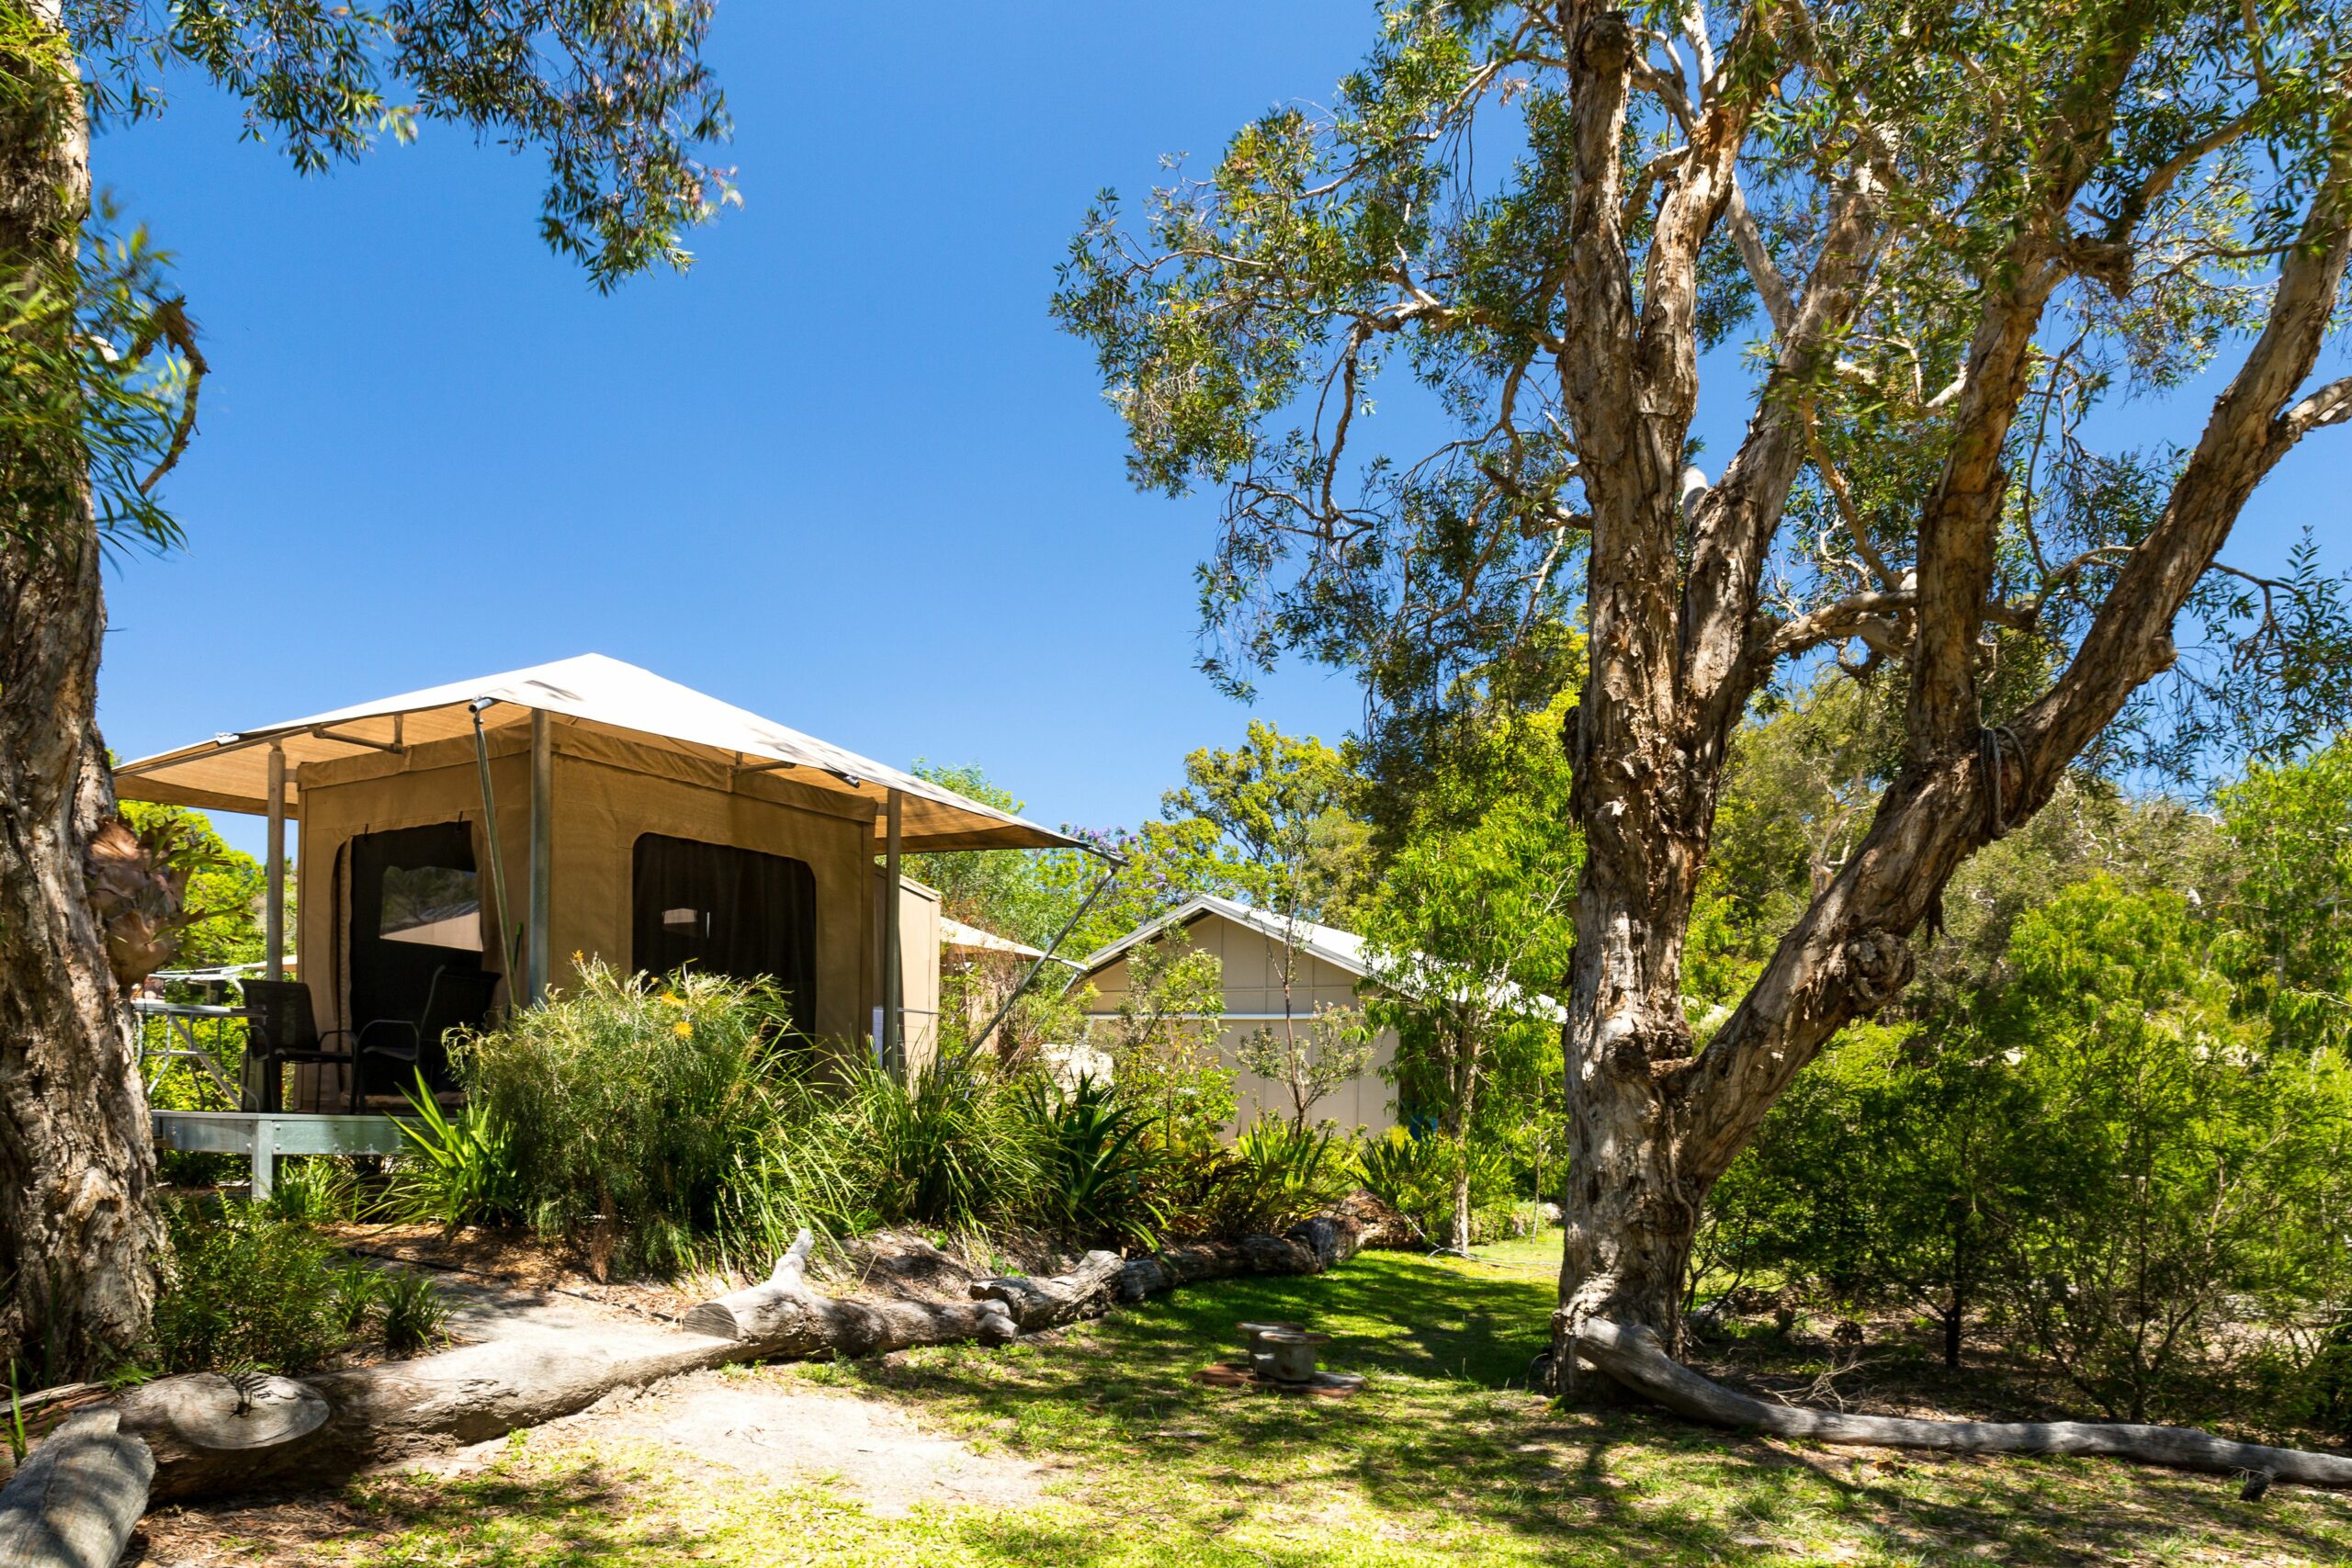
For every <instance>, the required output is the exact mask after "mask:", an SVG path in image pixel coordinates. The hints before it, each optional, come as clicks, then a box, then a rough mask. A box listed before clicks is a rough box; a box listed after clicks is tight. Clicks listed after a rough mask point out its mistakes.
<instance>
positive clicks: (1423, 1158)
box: [1356, 1127, 1515, 1247]
mask: <svg viewBox="0 0 2352 1568" xmlns="http://www.w3.org/2000/svg"><path fill="white" fill-rule="evenodd" d="M1464 1159H1467V1160H1468V1161H1469V1165H1470V1222H1471V1223H1470V1239H1471V1240H1472V1241H1473V1242H1474V1243H1475V1242H1480V1241H1487V1240H1491V1239H1493V1238H1495V1237H1497V1236H1505V1235H1511V1234H1512V1209H1513V1204H1514V1201H1515V1194H1514V1193H1513V1192H1512V1190H1511V1169H1510V1153H1509V1151H1508V1150H1505V1149H1501V1148H1495V1147H1490V1146H1488V1145H1483V1144H1471V1145H1468V1146H1467V1147H1466V1148H1465V1147H1464V1145H1460V1144H1457V1143H1455V1142H1454V1141H1453V1139H1451V1138H1446V1137H1442V1136H1440V1135H1438V1134H1433V1133H1432V1134H1415V1133H1414V1132H1413V1131H1412V1130H1411V1129H1410V1128H1408V1127H1391V1128H1390V1129H1388V1131H1387V1132H1386V1133H1385V1134H1383V1135H1382V1136H1380V1137H1377V1138H1374V1139H1371V1140H1369V1141H1367V1142H1366V1143H1364V1144H1363V1145H1362V1146H1361V1148H1359V1149H1358V1151H1357V1153H1356V1175H1357V1177H1358V1179H1360V1180H1362V1181H1363V1185H1364V1186H1365V1187H1366V1188H1367V1189H1369V1190H1371V1192H1372V1193H1373V1195H1374V1197H1377V1198H1378V1199H1380V1200H1381V1201H1383V1202H1385V1203H1386V1204H1387V1205H1388V1206H1389V1207H1390V1208H1392V1209H1394V1210H1396V1211H1397V1213H1400V1214H1402V1215H1404V1216H1405V1218H1406V1219H1408V1220H1409V1221H1411V1222H1412V1224H1413V1226H1414V1228H1415V1229H1417V1230H1418V1231H1419V1233H1420V1235H1421V1239H1422V1240H1424V1241H1427V1242H1429V1243H1430V1245H1431V1246H1432V1247H1434V1246H1437V1245H1439V1243H1438V1240H1437V1238H1438V1237H1441V1236H1444V1235H1450V1234H1451V1232H1452V1230H1453V1180H1454V1177H1455V1175H1456V1174H1457V1173H1458V1172H1460V1170H1461V1168H1462V1164H1463V1161H1464Z"/></svg>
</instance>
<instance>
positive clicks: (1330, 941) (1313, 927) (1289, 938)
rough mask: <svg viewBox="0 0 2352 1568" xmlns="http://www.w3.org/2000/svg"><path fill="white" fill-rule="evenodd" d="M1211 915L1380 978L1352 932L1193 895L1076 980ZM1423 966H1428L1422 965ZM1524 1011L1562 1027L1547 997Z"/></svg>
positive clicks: (1505, 989) (1085, 967) (1516, 991)
mask: <svg viewBox="0 0 2352 1568" xmlns="http://www.w3.org/2000/svg"><path fill="white" fill-rule="evenodd" d="M1210 915H1215V916H1218V917H1220V918H1222V919H1227V920H1230V921H1232V922H1233V923H1234V924H1236V925H1238V926H1246V927H1247V928H1249V929H1250V930H1251V931H1257V932H1260V933H1261V934H1262V935H1264V936H1267V937H1271V938H1272V939H1273V940H1274V941H1276V942H1288V943H1289V944H1290V946H1291V947H1292V948H1293V949H1295V951H1297V952H1300V953H1306V954H1307V955H1309V956H1310V957H1314V958H1319V959H1321V960H1322V961H1323V962H1324V963H1326V964H1331V965H1333V966H1334V967H1337V968H1340V969H1344V970H1346V971H1347V972H1348V973H1349V974H1351V975H1354V976H1358V977H1359V978H1363V979H1374V978H1378V976H1374V974H1373V965H1372V959H1371V957H1370V955H1369V954H1368V953H1366V951H1365V946H1366V944H1365V942H1364V939H1363V938H1362V937H1360V936H1358V935H1357V934H1356V933H1355V932H1353V931H1341V930H1340V928H1339V927H1337V926H1327V925H1320V924H1318V923H1317V922H1316V921H1314V920H1286V919H1283V917H1282V916H1280V915H1275V914H1270V913H1268V912H1267V911H1266V910H1263V909H1261V908H1256V907H1255V906H1253V905H1250V904H1243V903H1240V902H1238V901H1237V900H1235V899H1231V898H1220V897H1216V895H1215V894H1212V893H1196V894H1194V895H1193V897H1190V898H1187V899H1185V900H1184V901H1183V902H1182V904H1179V905H1177V906H1176V907H1175V908H1172V909H1170V910H1169V911H1168V912H1167V913H1166V914H1164V915H1162V916H1160V917H1159V919H1156V920H1150V921H1147V922H1146V923H1145V924H1143V925H1140V926H1137V927H1136V929H1135V930H1133V931H1129V932H1128V933H1127V934H1126V935H1125V936H1123V937H1121V938H1119V939H1118V940H1117V941H1116V942H1108V943H1106V944H1104V945H1103V946H1102V947H1100V948H1097V949H1096V950H1095V951H1094V952H1092V953H1089V954H1087V956H1086V957H1085V958H1083V959H1081V960H1080V962H1079V976H1080V978H1084V977H1086V976H1091V975H1095V974H1099V973H1100V972H1102V971H1103V970H1104V969H1106V968H1108V967H1110V966H1111V965H1112V964H1115V963H1117V962H1118V961H1119V960H1120V959H1122V958H1124V957H1125V956H1126V954H1127V953H1129V952H1130V951H1131V950H1133V949H1134V948H1135V947H1136V946H1138V945H1139V944H1141V943H1143V942H1149V941H1151V940H1153V939H1154V938H1155V937H1158V936H1159V935H1160V934H1161V933H1162V932H1165V931H1172V930H1174V929H1176V928H1177V927H1179V926H1189V925H1191V924H1192V923H1193V921H1195V920H1198V919H1204V917H1207V916H1210ZM1424 962H1426V961H1424ZM1498 994H1499V995H1500V996H1502V997H1503V998H1508V999H1511V1000H1516V999H1518V998H1521V997H1522V996H1524V995H1525V993H1524V992H1523V991H1522V990H1521V987H1518V986H1515V985H1512V984H1510V983H1509V982H1508V981H1506V982H1505V983H1504V984H1503V985H1501V986H1500V987H1498ZM1527 1010H1528V1011H1529V1012H1531V1013H1533V1014H1535V1015H1536V1016H1538V1017H1543V1018H1549V1019H1552V1020H1555V1021H1563V1020H1565V1019H1566V1017H1567V1011H1566V1009H1564V1008H1562V1007H1561V1006H1560V1004H1559V1003H1558V1002H1556V1001H1555V1000H1553V999H1552V998H1550V997H1547V996H1543V995H1540V994H1539V995H1536V996H1533V997H1531V998H1528V1001H1527Z"/></svg>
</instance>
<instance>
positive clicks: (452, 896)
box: [376, 865, 481, 953]
mask: <svg viewBox="0 0 2352 1568" xmlns="http://www.w3.org/2000/svg"><path fill="white" fill-rule="evenodd" d="M376 934H377V935H378V936H379V937H382V938H383V939H384V940H385V941H386V942H415V943H416V944H417V945H419V946H421V947H448V948H460V949H463V950H466V951H468V952H471V953H480V952H481V878H480V877H479V876H478V875H477V874H475V873H474V871H473V869H472V868H471V867H459V866H452V865H418V866H398V865H395V866H387V867H386V868H385V869H384V902H383V907H382V910H381V912H380V913H379V916H378V918H377V926H376Z"/></svg>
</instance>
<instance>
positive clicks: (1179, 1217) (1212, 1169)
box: [1157, 1116, 1355, 1237]
mask: <svg viewBox="0 0 2352 1568" xmlns="http://www.w3.org/2000/svg"><path fill="white" fill-rule="evenodd" d="M1352 1146H1353V1145H1352V1143H1351V1140H1349V1139H1346V1138H1343V1137H1341V1136H1340V1134H1339V1133H1338V1131H1337V1130H1336V1129H1335V1128H1333V1127H1332V1126H1331V1125H1330V1124H1329V1123H1328V1122H1327V1123H1325V1124H1324V1125H1322V1126H1319V1127H1309V1128H1300V1127H1295V1126H1293V1125H1292V1124H1291V1123H1290V1122H1286V1121H1284V1120H1283V1119H1282V1118H1280V1117H1277V1116H1261V1117H1259V1118H1258V1119H1257V1120H1256V1121H1254V1122H1251V1123H1250V1126H1249V1127H1248V1128H1247V1129H1245V1130H1244V1131H1243V1133H1242V1134H1241V1136H1240V1137H1239V1138H1238V1139H1236V1140H1235V1141H1234V1143H1233V1145H1231V1146H1230V1147H1226V1146H1223V1145H1216V1144H1207V1143H1203V1144H1196V1145H1193V1146H1191V1147H1190V1148H1187V1149H1183V1150H1180V1151H1177V1152H1176V1153H1175V1154H1174V1155H1173V1156H1172V1157H1171V1158H1170V1160H1169V1163H1168V1167H1167V1169H1166V1170H1165V1172H1164V1173H1163V1174H1162V1176H1161V1182H1162V1187H1161V1190H1160V1192H1159V1194H1157V1196H1158V1197H1159V1201H1160V1202H1161V1204H1162V1205H1163V1206H1164V1208H1165V1210H1166V1212H1167V1213H1168V1214H1169V1216H1170V1218H1169V1224H1170V1227H1171V1228H1172V1229H1175V1230H1178V1231H1181V1232H1182V1233H1183V1234H1185V1235H1197V1236H1211V1237H1232V1236H1243V1235H1274V1234H1279V1233H1281V1232H1282V1231H1283V1230H1284V1229H1286V1228H1287V1227H1289V1226H1290V1225H1292V1224H1295V1223H1296V1222H1297V1221H1299V1220H1301V1219H1304V1218H1306V1216H1307V1215H1308V1214H1311V1213H1314V1212H1315V1211H1316V1210H1317V1209H1319V1208H1322V1207H1323V1206H1324V1205H1325V1204H1327V1203H1329V1202H1331V1201H1334V1200H1336V1199H1338V1198H1340V1197H1341V1196H1343V1195H1344V1194H1345V1193H1346V1192H1347V1191H1348V1190H1349V1189H1350V1188H1351V1187H1352V1186H1354V1185H1355V1170H1354V1164H1355V1162H1354V1160H1353V1158H1352V1157H1351V1150H1352Z"/></svg>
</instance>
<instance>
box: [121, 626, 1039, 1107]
mask: <svg viewBox="0 0 2352 1568" xmlns="http://www.w3.org/2000/svg"><path fill="white" fill-rule="evenodd" d="M115 778H116V787H117V790H118V792H119V794H120V795H122V796H123V797H125V798H127V799H134V800H150V801H161V802H168V803H175V804H180V805H186V806H193V807H203V808H205V809H208V810H227V811H242V812H252V813H255V814H259V815H263V816H266V817H267V818H269V819H270V824H271V827H270V855H269V872H270V874H269V886H270V890H271V894H270V898H269V907H268V918H267V920H266V927H267V932H268V942H269V953H270V964H271V968H270V973H271V976H273V977H275V976H276V975H277V965H278V964H281V963H282V962H283V957H284V954H285V952H286V947H287V940H286V939H287V936H288V931H287V930H286V925H285V916H284V910H285V908H286V907H287V902H288V901H287V898H286V897H285V892H286V857H285V854H284V847H283V846H284V832H285V824H287V823H292V824H294V825H295V829H296V831H297V833H298V835H299V842H298V848H299V853H298V855H297V856H296V859H295V864H296V866H297V867H298V868H299V873H300V889H299V897H296V898H294V899H293V901H292V902H293V905H294V908H296V909H297V910H298V912H299V921H300V931H299V933H295V934H297V936H298V941H297V942H295V944H294V945H295V947H296V949H297V951H299V952H300V955H301V964H300V980H301V981H302V983H303V985H304V986H305V987H307V991H308V998H309V1001H310V1004H311V1010H313V1012H314V1013H315V1015H316V1016H315V1021H316V1028H317V1032H318V1034H319V1035H320V1036H321V1037H322V1039H326V1038H331V1037H332V1033H331V1032H333V1031H334V1030H338V1029H349V1030H357V1029H359V1028H360V1027H362V1026H363V1025H365V1024H367V1023H368V1022H369V1021H373V1020H379V1019H392V1020H415V1019H418V1018H419V1017H421V1016H422V1015H423V1014H424V1010H425V1008H426V1003H427V1001H428V999H429V995H430V992H431V990H432V987H433V986H434V984H435V979H436V977H439V976H445V975H476V976H480V975H483V974H487V975H491V976H497V977H498V981H497V984H496V987H495V988H496V991H497V994H498V998H499V1000H500V1002H501V1003H502V1004H503V1003H509V1002H519V1001H522V1000H525V999H526V998H532V997H536V996H537V995H539V994H540V993H542V992H543V991H545V990H546V989H547V987H549V986H550V985H560V984H562V983H563V981H564V979H565V977H566V976H567V975H568V974H569V972H570V969H571V963H572V960H573V956H574V955H575V954H578V955H581V956H582V957H588V958H602V959H604V960H605V961H607V962H608V963H610V964H614V965H615V966H616V967H619V968H622V969H624V970H644V971H651V972H665V971H668V970H670V969H673V968H675V967H677V966H678V965H680V964H695V965H698V966H700V967H701V968H703V969H705V970H708V971H713V972H718V973H723V974H729V975H739V976H752V975H765V976H773V977H775V980H776V981H777V982H778V983H779V984H780V985H781V986H782V987H784V988H785V989H786V991H787V992H788V993H789V995H790V997H791V1001H792V1007H793V1010H794V1014H795V1017H796V1021H797V1022H798V1024H799V1025H800V1027H801V1028H803V1029H804V1030H806V1031H807V1032H809V1033H810V1034H812V1035H816V1036H820V1037H831V1038H832V1039H835V1040H839V1041H842V1042H866V1043H870V1045H869V1046H867V1047H866V1048H870V1049H872V1050H874V1051H876V1053H877V1054H878V1055H880V1057H881V1058H882V1060H884V1061H885V1062H886V1063H888V1064H890V1065H892V1066H898V1067H901V1068H903V1067H905V1066H911V1065H914V1064H917V1063H919V1062H921V1061H922V1059H923V1058H924V1057H925V1055H927V1053H928V1052H929V1051H930V1049H931V1048H932V1043H933V1040H934V1039H935V1028H936V1013H937V1007H938V1001H937V993H938V983H939V981H938V976H939V952H940V926H939V903H938V897H937V895H936V894H934V893H933V892H932V891H931V890H930V889H928V888H926V887H923V886H921V885H919V884H916V883H913V882H910V881H908V880H906V879H904V878H902V877H901V876H900V875H899V870H898V859H899V854H900V853H901V852H913V851H919V850H921V851H953V850H983V849H1035V848H1050V847H1059V846H1069V845H1072V844H1073V843H1074V842H1075V841H1074V840H1070V839H1068V838H1066V837H1064V836H1063V835H1061V834H1059V833H1057V832H1053V831H1051V830H1049V829H1044V828H1040V827H1038V826H1037V825H1035V823H1031V822H1026V821H1023V820H1022V819H1021V818H1017V817H1013V816H1011V815H1009V814H1007V813H1005V812H1002V811H999V810H996V809H994V808H993V807H988V806H984V805H982V804H980V803H978V802H977V801H973V800H968V799H966V798H965V797H964V796H962V795H957V794H956V793H955V792H954V791H952V790H948V789H944V788H942V787H941V786H939V785H937V784H931V783H928V782H926V781H924V780H922V779H919V778H916V777H914V776H912V775H911V774H909V773H901V772H899V770H897V769H894V768H890V767H888V766H885V765H884V764H882V763H880V762H877V761H873V760H872V759H870V758H866V757H861V756H858V755H857V754H855V753H854V752H850V751H845V750H842V749H840V748H839V747H835V746H831V745H828V744H827V743H825V742H823V741H821V740H818V739H814V738H812V737H809V736H807V735H803V734H801V733H799V732H798V731H797V730H793V729H789V728H786V727H784V726H782V725H780V724H776V723H774V722H773V721H771V720H768V719H764V718H762V717H760V716H758V715H756V714H752V713H748V712H746V711H744V710H743V709H741V708H738V707H734V706H731V705H728V704H726V703H723V702H720V701H718V699H716V698H713V697H709V696H706V695H704V694H702V693H699V692H695V691H692V690H689V689H688V688H686V687H684V686H681V685H679V684H677V683H676V682H671V681H666V680H663V679H662V678H661V677H660V676H658V675H654V674H651V673H650V672H649V671H644V670H640V669H638V668H636V667H635V666H633V665H629V664H625V663H622V662H620V661H619V660H613V659H607V658H605V657H603V656H601V655H598V654H586V655H582V656H581V657H579V658H576V659H567V660H560V661H559V662H556V663H552V664H542V665H538V666H535V667H533V668H531V669H527V670H518V671H510V672H507V673H505V674H499V675H489V676H484V677H481V678H480V679H478V680H471V681H458V682H451V683H449V684H447V685H442V686H435V687H432V688H429V689H427V690H424V691H420V692H410V693H405V694H401V695H399V696H392V697H385V698H380V699H379V700H377V701H374V702H368V703H361V704H358V705H354V706H350V707H345V708H338V709H336V710H334V711H333V712H330V713H322V714H314V715H312V716H309V717H306V718H297V719H289V720H286V721H284V722H282V723H277V724H269V725H263V726H260V727H258V728H250V729H242V730H235V731H231V732H228V733H225V734H221V735H218V736H216V737H214V738H213V739H210V740H209V741H203V742H199V743H198V744H196V745H193V746H187V747H183V748H181V749H179V750H175V751H168V752H165V753H164V754H162V755H160V756H154V757H146V758H141V759H140V760H139V761H133V762H128V763H125V764H123V765H122V766H120V767H119V768H118V769H117V770H116V773H115ZM877 857H878V862H877ZM487 984H488V983H487V982H484V981H481V980H479V979H478V980H476V982H475V985H476V986H477V987H485V986H487ZM331 1051H332V1047H330V1052H331ZM432 1054H433V1053H432V1052H431V1051H430V1050H428V1055H432ZM410 1070H413V1069H410V1068H407V1067H405V1066H399V1067H398V1068H397V1076H399V1077H404V1075H405V1074H406V1073H407V1072H408V1071H410ZM349 1071H350V1068H349V1066H348V1065H347V1063H342V1062H335V1061H318V1062H312V1063H308V1064H304V1065H302V1066H300V1067H298V1068H297V1070H296V1071H295V1072H294V1073H293V1074H292V1075H291V1076H290V1077H289V1078H288V1083H287V1089H286V1093H285V1098H286V1099H287V1100H288V1101H289V1102H298V1103H302V1104H307V1105H310V1106H311V1107H313V1108H317V1109H327V1110H334V1109H340V1108H341V1107H342V1106H343V1105H344V1104H346V1103H352V1102H353V1100H354V1097H353V1096H352V1095H351V1094H350V1088H351V1084H350V1079H349V1077H347V1074H348V1073H349ZM368 1074H369V1077H368V1080H367V1081H364V1082H363V1083H362V1084H361V1086H360V1087H361V1089H362V1090H363V1091H364V1092H363V1094H362V1095H361V1096H359V1097H358V1100H359V1101H360V1102H363V1103H364V1102H365V1101H366V1100H381V1099H383V1098H384V1097H386V1096H389V1095H390V1092H391V1090H392V1089H393V1088H394V1087H395V1077H396V1075H395V1072H394V1071H393V1070H392V1069H391V1067H390V1066H387V1067H386V1069H385V1070H384V1071H383V1072H382V1073H381V1075H380V1076H381V1077H383V1079H384V1081H380V1082H379V1081H377V1077H378V1076H379V1065H377V1064H373V1063H371V1064H370V1065H369V1066H368ZM259 1109H264V1110H273V1111H274V1110H277V1109H279V1107H277V1106H263V1107H260V1108H259Z"/></svg>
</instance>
